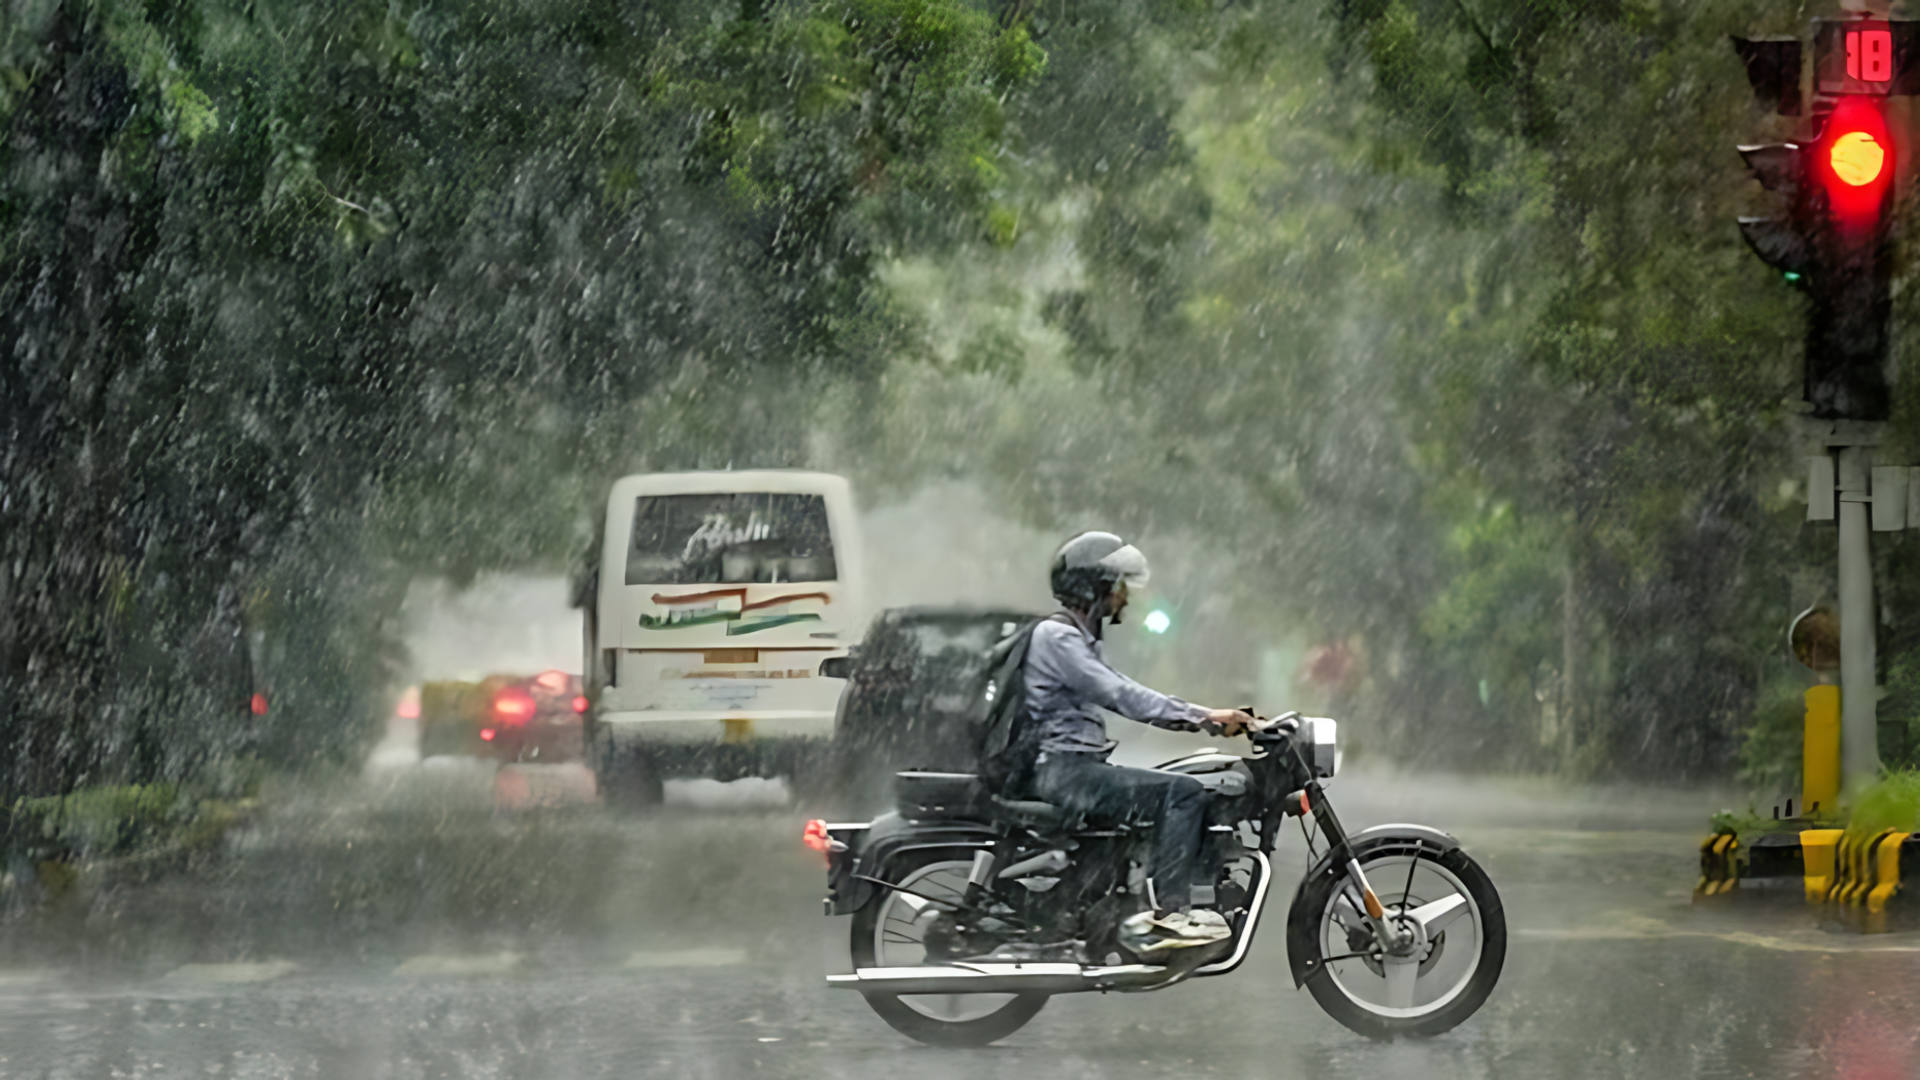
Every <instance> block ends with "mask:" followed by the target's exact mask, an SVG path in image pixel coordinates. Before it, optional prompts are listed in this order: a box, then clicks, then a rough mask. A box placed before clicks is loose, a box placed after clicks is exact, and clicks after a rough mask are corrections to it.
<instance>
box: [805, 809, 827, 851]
mask: <svg viewBox="0 0 1920 1080" xmlns="http://www.w3.org/2000/svg"><path fill="white" fill-rule="evenodd" d="M800 841H801V843H804V844H806V845H807V846H808V847H810V848H812V849H813V850H815V851H817V852H819V853H820V854H822V855H825V854H827V853H828V852H830V851H832V850H833V837H831V836H828V835H827V823H826V822H824V821H821V820H820V819H819V818H815V819H813V820H812V821H809V822H807V828H806V831H805V832H803V833H801V834H800Z"/></svg>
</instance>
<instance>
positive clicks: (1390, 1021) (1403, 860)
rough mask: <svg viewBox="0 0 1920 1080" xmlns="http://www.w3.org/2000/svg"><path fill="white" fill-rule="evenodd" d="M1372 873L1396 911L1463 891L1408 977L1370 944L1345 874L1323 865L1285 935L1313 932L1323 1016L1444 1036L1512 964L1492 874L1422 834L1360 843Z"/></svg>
mask: <svg viewBox="0 0 1920 1080" xmlns="http://www.w3.org/2000/svg"><path fill="white" fill-rule="evenodd" d="M1354 857H1355V858H1357V859H1358V860H1359V861H1360V867H1361V869H1362V870H1363V871H1364V872H1365V873H1366V876H1367V881H1368V883H1369V884H1371V885H1372V886H1373V888H1374V891H1375V892H1376V893H1377V894H1378V896H1379V898H1380V902H1381V904H1383V905H1384V906H1385V908H1386V910H1387V912H1388V915H1389V917H1391V916H1392V915H1393V914H1394V913H1396V912H1402V911H1407V910H1409V909H1414V908H1418V907H1420V906H1421V905H1423V904H1430V903H1434V902H1436V901H1444V900H1447V899H1448V898H1450V897H1452V896H1454V895H1458V896H1460V897H1463V898H1464V900H1465V903H1463V904H1459V905H1458V907H1457V908H1456V910H1455V912H1454V913H1453V915H1452V916H1451V922H1449V923H1448V925H1446V926H1445V927H1444V928H1442V929H1439V930H1438V931H1437V932H1436V933H1435V935H1434V937H1433V939H1432V940H1430V941H1429V942H1428V943H1427V945H1426V946H1425V948H1424V954H1423V956H1422V957H1421V958H1420V959H1419V960H1418V962H1417V967H1416V968H1415V969H1414V971H1413V972H1411V973H1410V974H1411V975H1412V977H1411V978H1405V979H1404V981H1396V980H1394V979H1390V978H1389V977H1388V975H1387V971H1386V968H1385V966H1384V965H1383V963H1382V962H1381V960H1380V959H1379V958H1377V957H1374V956H1371V955H1358V956H1356V955H1354V954H1356V953H1358V954H1367V953H1370V952H1372V950H1373V943H1372V935H1371V932H1370V931H1365V930H1363V927H1364V922H1363V920H1362V918H1361V916H1360V913H1359V910H1358V908H1357V906H1356V902H1355V901H1354V900H1353V898H1352V897H1353V894H1352V892H1351V891H1350V890H1349V889H1348V886H1347V877H1346V875H1345V874H1341V873H1336V874H1331V875H1329V874H1324V873H1322V874H1317V875H1315V877H1314V879H1313V880H1312V881H1310V882H1309V883H1308V885H1307V887H1306V890H1305V892H1304V893H1302V895H1301V901H1300V903H1299V904H1297V905H1296V906H1295V908H1294V912H1293V916H1292V918H1293V919H1294V920H1296V921H1304V925H1300V926H1290V927H1289V928H1288V929H1289V933H1288V938H1289V939H1290V940H1293V939H1296V938H1298V937H1299V936H1300V934H1301V933H1302V932H1303V931H1304V932H1305V933H1306V934H1307V935H1310V936H1311V940H1312V943H1313V944H1312V953H1311V959H1312V960H1313V968H1312V973H1311V974H1309V975H1308V976H1307V989H1308V990H1310V991H1311V992H1312V993H1313V998H1314V1000H1315V1001H1317V1002H1319V1004H1320V1007H1321V1008H1322V1009H1325V1010H1326V1012H1327V1015H1329V1016H1331V1017H1333V1018H1334V1019H1335V1020H1338V1021H1339V1022H1340V1023H1342V1024H1344V1025H1345V1026H1346V1027H1348V1028H1349V1029H1351V1030H1353V1031H1355V1032H1358V1033H1359V1034H1361V1035H1365V1036H1367V1037H1368V1038H1373V1039H1392V1038H1397V1037H1400V1036H1425V1035H1438V1034H1440V1033H1441V1032H1444V1031H1450V1030H1452V1029H1453V1028H1454V1027H1457V1026H1458V1025H1459V1024H1460V1023H1461V1022H1463V1021H1465V1020H1466V1019H1467V1018H1468V1017H1470V1016H1472V1015H1473V1014H1474V1013H1475V1012H1476V1011H1478V1010H1479V1008H1480V1006H1481V1005H1482V1004H1484V1003H1485V1002H1486V1000H1487V996H1488V995H1489V994H1491V993H1492V992H1493V987H1494V984H1495V983H1496V982H1498V981H1499V979H1500V969H1501V968H1502V967H1503V966H1504V965H1505V963H1506V955H1507V917H1506V911H1505V909H1504V908H1503V907H1502V906H1501V903H1500V894H1499V893H1498V892H1496V891H1495V890H1494V887H1493V880H1492V879H1491V878H1489V877H1488V876H1487V872H1486V871H1485V870H1483V869H1481V868H1480V864H1478V863H1476V862H1474V861H1473V859H1472V858H1470V857H1469V856H1468V855H1467V853H1466V852H1464V851H1461V850H1459V849H1457V848H1456V849H1454V850H1452V851H1447V852H1441V851H1439V850H1437V849H1436V848H1434V847H1431V846H1428V845H1425V844H1422V843H1421V842H1419V841H1417V840H1402V839H1382V840H1378V841H1375V842H1373V843H1370V844H1367V845H1365V846H1364V847H1361V848H1357V849H1356V850H1355V851H1354Z"/></svg>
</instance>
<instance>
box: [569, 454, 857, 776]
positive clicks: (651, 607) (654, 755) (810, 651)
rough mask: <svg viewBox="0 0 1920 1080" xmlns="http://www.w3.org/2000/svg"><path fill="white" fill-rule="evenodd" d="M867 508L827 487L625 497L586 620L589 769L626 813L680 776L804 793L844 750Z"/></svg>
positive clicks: (732, 480)
mask: <svg viewBox="0 0 1920 1080" xmlns="http://www.w3.org/2000/svg"><path fill="white" fill-rule="evenodd" d="M860 572H861V562H860V546H859V536H858V533H857V531H856V525H855V520H854V507H853V492H852V489H851V488H850V487H848V485H847V482H846V480H844V479H842V478H841V477H838V476H831V475H828V474H826V473H814V472H798V471H787V470H761V471H751V472H702V473H653V474H647V475H640V476H629V477H625V478H624V479H621V480H619V481H617V482H616V483H615V484H614V485H613V493H612V494H611V495H610V496H609V497H608V499H607V524H606V532H605V534H604V539H603V541H602V547H601V552H600V559H599V569H598V584H597V587H596V586H595V585H593V584H591V583H589V586H588V588H587V590H586V595H585V596H583V597H582V599H583V601H584V605H583V606H584V607H585V608H586V653H587V655H586V660H587V668H586V677H587V684H588V688H589V689H588V696H589V698H590V699H591V701H592V705H591V708H590V711H589V721H588V724H589V729H590V733H589V736H588V744H589V750H588V752H589V755H590V756H591V757H592V759H593V761H594V768H595V772H596V773H597V774H598V776H599V778H600V786H601V791H602V792H603V794H604V795H605V797H606V798H607V799H608V800H609V801H612V802H616V803H619V802H625V803H629V804H632V803H651V802H657V801H658V800H659V799H660V794H661V788H660V784H661V781H662V780H663V779H664V778H666V777H669V776H674V775H683V776H710V777H715V778H717V779H722V780H727V779H734V778H737V777H740V776H746V775H762V776H775V775H786V776H789V777H791V776H792V775H793V773H794V771H795V770H796V769H797V768H800V767H802V766H804V764H805V763H806V762H807V760H808V758H809V756H810V755H814V754H817V753H818V752H819V751H820V750H821V749H822V748H824V746H825V745H826V742H827V740H828V739H829V738H830V737H831V736H832V734H833V717H834V708H835V705H836V703H837V702H838V700H839V697H840V690H841V686H842V683H841V681H840V680H839V679H836V678H828V677H825V676H824V675H823V674H822V673H821V664H822V662H823V661H825V660H827V659H830V658H832V657H838V656H845V655H846V654H847V649H848V646H850V645H852V644H853V643H854V639H855V638H856V637H857V635H858V633H859V629H860V627H859V623H858V620H859V618H860V617H861V616H860V597H859V594H858V583H859V580H860Z"/></svg>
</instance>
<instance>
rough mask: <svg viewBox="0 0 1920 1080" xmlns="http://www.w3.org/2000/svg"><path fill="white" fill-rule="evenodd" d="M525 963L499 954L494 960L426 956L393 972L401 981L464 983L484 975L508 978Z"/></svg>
mask: <svg viewBox="0 0 1920 1080" xmlns="http://www.w3.org/2000/svg"><path fill="white" fill-rule="evenodd" d="M522 959H523V957H522V956H521V955H520V954H519V953H517V952H503V953H496V954H494V955H493V956H445V955H439V954H435V953H427V954H424V955H421V956H411V957H408V958H407V959H406V960H405V961H404V962H402V963H401V965H400V966H399V967H397V968H394V969H393V974H394V977H396V978H401V979H465V978H473V977H475V976H481V975H505V974H507V973H508V972H510V971H512V970H514V969H515V968H517V967H519V966H520V961H521V960H522Z"/></svg>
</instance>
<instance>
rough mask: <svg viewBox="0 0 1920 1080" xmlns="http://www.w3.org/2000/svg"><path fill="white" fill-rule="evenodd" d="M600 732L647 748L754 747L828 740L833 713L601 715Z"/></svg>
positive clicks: (660, 712) (796, 710) (598, 719)
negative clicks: (769, 742) (773, 741)
mask: <svg viewBox="0 0 1920 1080" xmlns="http://www.w3.org/2000/svg"><path fill="white" fill-rule="evenodd" d="M595 722H596V723H597V724H598V725H599V727H600V729H601V730H602V731H605V732H606V733H608V734H609V735H611V736H612V737H613V738H614V739H616V740H618V741H620V742H625V741H627V740H636V741H639V742H644V743H648V744H650V745H651V744H658V743H667V744H682V745H685V744H693V745H702V744H712V743H741V744H746V743H755V742H759V741H761V740H765V739H829V738H832V737H833V713H831V712H816V711H811V710H801V709H791V710H756V711H754V712H751V713H746V714H743V715H739V716H724V715H716V714H715V713H711V712H668V711H665V710H647V711H641V712H605V713H601V714H600V715H599V716H598V717H597V718H596V720H595Z"/></svg>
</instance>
